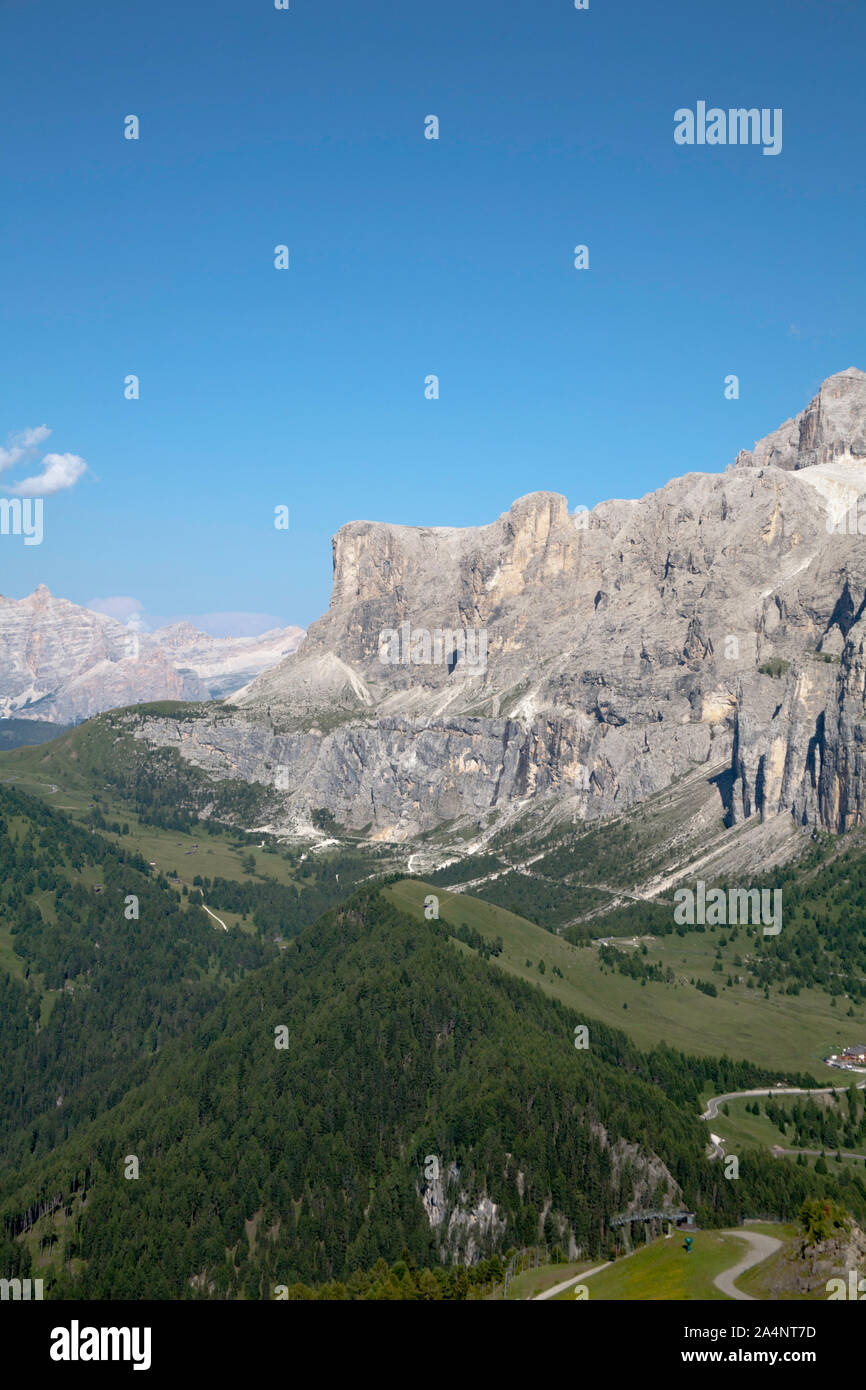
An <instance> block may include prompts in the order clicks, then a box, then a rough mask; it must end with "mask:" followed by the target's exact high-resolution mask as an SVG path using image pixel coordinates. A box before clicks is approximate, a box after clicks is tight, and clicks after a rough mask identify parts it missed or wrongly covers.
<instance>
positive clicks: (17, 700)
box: [0, 584, 304, 724]
mask: <svg viewBox="0 0 866 1390" xmlns="http://www.w3.org/2000/svg"><path fill="white" fill-rule="evenodd" d="M303 635H304V633H303V629H302V628H299V627H286V628H276V629H274V630H272V631H271V632H265V633H263V634H262V635H261V636H260V637H209V636H207V634H206V633H203V632H198V631H197V630H196V628H194V627H193V626H192V625H191V624H190V623H174V624H172V625H171V626H170V627H164V628H160V629H159V630H158V631H156V632H152V633H136V632H133V631H132V630H131V629H130V628H128V627H125V626H124V624H123V623H119V622H117V620H116V619H114V618H109V617H107V616H106V615H105V614H103V613H95V612H93V611H92V610H91V609H89V608H82V607H80V606H79V605H78V604H75V603H69V602H68V601H67V600H66V599H62V598H55V597H54V595H53V594H52V593H51V592H50V591H49V590H48V589H47V588H46V587H45V585H44V584H40V585H39V587H38V589H36V590H34V592H33V593H32V594H29V595H28V596H27V598H23V599H9V598H3V597H2V596H0V718H7V719H8V718H12V717H15V718H17V719H32V720H48V721H51V722H54V723H58V724H73V723H75V722H76V721H78V720H81V719H88V718H89V717H90V716H91V715H94V714H100V713H101V712H102V711H103V710H108V709H115V708H117V707H118V706H121V705H132V704H138V703H140V702H142V701H153V700H169V699H170V700H214V699H221V698H223V697H224V696H226V695H230V694H232V693H233V692H234V691H237V690H239V689H240V688H241V687H242V686H244V685H246V684H248V682H249V681H251V680H253V679H254V678H255V677H256V676H258V675H260V674H261V673H262V672H263V671H266V670H267V669H268V667H269V666H274V665H276V664H277V662H279V661H281V660H282V659H283V657H285V656H287V655H289V654H290V653H291V652H293V651H295V649H296V648H297V647H298V645H299V644H300V641H301V639H302V637H303Z"/></svg>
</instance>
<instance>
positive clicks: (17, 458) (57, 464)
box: [0, 425, 87, 497]
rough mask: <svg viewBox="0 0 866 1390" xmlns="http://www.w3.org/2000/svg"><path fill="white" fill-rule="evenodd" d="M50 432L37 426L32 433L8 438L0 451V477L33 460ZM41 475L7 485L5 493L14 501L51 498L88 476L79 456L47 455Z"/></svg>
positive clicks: (85, 466) (42, 462)
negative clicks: (11, 469) (10, 495)
mask: <svg viewBox="0 0 866 1390" xmlns="http://www.w3.org/2000/svg"><path fill="white" fill-rule="evenodd" d="M50 433H51V431H50V429H49V428H48V426H47V425H37V426H36V427H35V429H26V430H18V431H16V433H14V434H10V435H9V439H8V443H7V445H6V448H5V449H4V448H0V473H5V472H6V470H7V469H9V468H14V466H15V464H16V463H21V462H22V460H23V459H32V458H34V457H35V455H36V454H37V452H38V449H39V445H40V444H42V443H44V441H45V440H46V439H47V438H48V436H49V435H50ZM39 466H40V468H41V472H39V473H34V474H33V476H32V477H30V478H24V479H23V480H22V481H21V482H20V483H10V484H7V485H6V486H5V487H4V489H3V490H4V492H11V493H13V495H14V496H16V497H51V496H52V495H53V494H54V493H55V492H63V490H64V489H65V488H69V487H74V486H75V484H76V483H77V482H78V480H79V478H82V477H83V476H84V474H85V473H86V472H87V464H86V463H85V462H84V459H83V458H79V456H78V454H46V455H45V457H44V458H43V459H42V460H41V463H40V465H39Z"/></svg>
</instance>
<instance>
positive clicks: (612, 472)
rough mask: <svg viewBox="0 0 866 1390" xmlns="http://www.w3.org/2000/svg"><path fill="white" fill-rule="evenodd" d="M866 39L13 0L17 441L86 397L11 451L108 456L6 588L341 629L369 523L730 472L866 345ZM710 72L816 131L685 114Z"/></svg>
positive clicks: (74, 489)
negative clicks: (350, 556) (696, 120)
mask: <svg viewBox="0 0 866 1390" xmlns="http://www.w3.org/2000/svg"><path fill="white" fill-rule="evenodd" d="M864 48H866V9H864V7H863V6H862V4H860V3H858V0H729V2H728V3H727V4H725V5H720V4H716V5H714V4H711V3H706V4H696V3H695V0H658V3H653V0H643V3H641V0H590V8H589V9H588V10H586V11H576V10H575V9H574V8H573V4H572V3H571V0H532V3H531V4H528V3H525V0H524V2H522V3H517V0H507V2H506V3H497V0H438V3H436V4H435V5H433V4H422V3H417V2H416V3H411V0H391V2H390V3H385V0H365V3H364V4H359V3H357V0H332V2H331V3H329V2H328V0H291V9H290V10H289V11H276V10H275V9H274V8H273V3H272V0H214V2H213V3H205V2H204V0H190V2H189V3H186V4H183V5H179V4H177V2H176V0H172V3H165V2H164V0H148V3H147V4H146V5H145V4H142V5H120V4H117V3H116V0H94V2H93V3H87V2H86V0H85V3H82V4H79V5H69V4H68V3H63V0H45V3H39V0H0V187H2V189H3V204H4V216H3V218H2V227H0V276H2V293H0V313H2V317H3V332H2V335H0V443H3V442H4V441H5V439H6V436H7V434H10V435H12V434H15V433H16V432H19V431H22V430H24V429H28V428H29V429H33V428H35V427H37V426H40V425H43V424H44V425H46V426H48V427H49V428H50V429H51V431H52V434H51V437H50V440H49V441H48V442H47V443H44V444H42V445H40V449H39V452H37V453H36V454H35V456H34V458H33V460H32V461H31V462H30V464H29V465H28V466H26V467H25V466H23V465H22V466H20V467H18V468H15V469H10V470H8V471H7V472H5V473H3V474H2V475H0V482H2V483H4V484H5V485H6V486H7V487H9V486H14V485H15V483H16V482H18V481H20V479H21V478H22V477H23V476H24V475H25V473H28V474H30V475H32V474H33V473H34V472H38V469H39V466H40V465H39V459H40V457H41V455H42V453H44V452H45V451H46V450H51V451H55V452H57V453H58V454H60V455H65V454H67V453H68V454H71V455H73V456H75V457H77V458H81V459H83V460H84V461H85V462H86V464H87V472H86V473H85V474H84V475H83V476H82V477H81V478H80V479H79V481H77V482H76V483H75V485H74V486H71V487H68V488H65V489H62V490H60V491H58V492H57V493H55V494H53V495H51V496H46V499H45V521H44V528H45V536H44V541H43V543H42V544H41V545H39V546H29V547H27V546H24V544H23V541H22V539H21V537H16V536H0V592H2V593H4V594H6V595H8V596H11V597H20V596H22V595H23V594H25V593H28V592H30V590H32V589H33V588H34V587H35V586H36V584H38V583H46V584H48V585H49V587H50V588H51V589H52V591H53V592H55V593H57V594H60V595H62V596H64V597H67V598H71V599H73V600H75V601H76V602H87V601H89V600H91V599H93V598H96V597H106V598H107V597H111V596H118V595H120V596H126V595H129V596H132V597H133V598H134V599H135V600H136V601H137V602H138V603H139V604H140V605H141V607H142V609H143V611H144V613H145V614H146V615H159V616H160V617H165V618H170V617H173V616H176V615H179V614H192V615H195V614H203V613H219V612H224V611H231V612H238V611H240V612H251V613H260V614H264V615H268V616H269V619H270V618H273V619H275V620H276V619H279V620H280V621H284V622H288V623H299V624H302V625H306V624H307V623H309V622H310V621H312V620H313V619H314V618H315V617H317V616H318V615H319V614H320V613H321V612H322V611H323V610H324V609H325V608H326V607H327V603H328V598H329V593H330V578H331V551H330V537H331V536H332V534H333V533H334V532H335V531H336V530H337V529H338V528H339V527H340V526H341V525H342V524H343V523H345V522H347V521H350V520H355V519H359V518H367V519H376V520H383V521H395V522H402V523H406V524H411V525H458V526H462V525H479V524H482V523H484V522H487V521H490V520H492V519H493V518H494V517H496V516H498V515H499V514H500V513H501V512H502V511H504V510H506V509H507V507H508V506H509V505H510V504H511V502H512V501H513V500H514V498H516V497H519V496H521V495H523V494H524V493H527V492H532V491H535V490H538V489H552V490H555V491H559V492H563V493H565V495H566V496H567V497H568V499H569V502H570V503H571V504H572V506H575V505H577V504H583V505H587V506H592V505H594V504H595V503H596V502H597V501H599V500H601V499H602V498H605V497H611V496H640V495H642V494H643V493H645V492H648V491H650V490H652V489H654V488H656V487H659V486H660V485H662V484H663V483H664V482H666V481H667V479H668V478H670V477H673V476H676V475H677V474H681V473H684V472H687V471H689V470H691V469H708V470H717V469H721V468H723V467H724V465H725V464H726V463H727V462H729V461H731V460H732V459H733V458H734V456H735V455H736V452H737V450H738V449H739V448H740V447H744V446H745V447H749V446H750V445H751V444H752V443H753V441H754V440H755V439H756V438H758V437H760V436H761V435H763V434H766V433H768V432H769V431H770V430H771V429H773V428H775V426H776V425H778V424H779V423H781V421H782V420H783V419H785V418H787V417H788V416H789V415H792V414H794V413H796V412H797V411H798V410H800V409H802V407H803V406H804V405H805V404H806V403H807V401H808V400H809V398H810V397H811V396H812V395H813V394H814V392H815V390H816V389H817V387H818V385H819V384H820V382H821V381H822V380H823V379H824V378H825V377H826V376H828V375H830V374H831V373H833V372H835V371H840V370H842V369H844V368H845V367H848V366H852V365H853V366H860V367H863V368H866V344H864V341H863V334H864V329H863V325H864V323H866V302H864V300H866V283H864V275H863V264H862V261H863V250H862V246H863V226H864V201H866V193H864V187H863V184H864V180H863V168H864V128H866V127H864V97H863V79H862V55H863V52H864ZM699 100H706V101H707V102H708V104H709V105H718V106H720V107H722V108H728V107H732V106H748V107H751V106H756V107H759V108H763V107H768V108H776V107H780V108H782V110H783V148H782V152H781V153H780V154H779V155H778V156H776V157H767V156H764V155H763V154H762V151H761V149H760V148H759V147H753V146H747V147H740V146H726V147H708V146H704V147H698V146H694V147H681V146H677V145H676V144H675V143H674V140H673V131H674V111H675V110H676V109H677V108H680V107H692V108H694V107H695V105H696V103H697V102H698V101H699ZM129 114H135V115H137V116H138V117H139V119H140V123H141V133H140V139H139V140H138V141H128V140H125V139H124V138H123V129H124V118H125V117H126V116H127V115H129ZM429 114H435V115H437V116H438V118H439V121H440V138H439V139H438V141H434V140H426V139H425V138H424V119H425V117H426V116H427V115H429ZM283 243H284V244H287V245H288V246H289V248H290V269H289V270H288V271H278V270H276V269H275V268H274V247H275V246H276V245H278V244H283ZM578 243H582V244H586V245H588V247H589V251H590V267H589V269H588V270H587V271H577V270H575V269H574V267H573V248H574V246H575V245H576V244H578ZM132 373H134V374H136V375H138V376H139V378H140V383H141V388H140V389H141V397H140V399H139V400H137V401H128V400H126V399H124V379H125V378H126V377H127V375H129V374H132ZM433 373H435V374H436V375H438V377H439V379H440V398H439V399H438V400H427V399H425V395H424V382H425V378H426V377H427V376H428V375H429V374H433ZM729 373H735V374H737V375H738V377H739V379H740V398H739V399H738V400H726V399H725V396H724V379H725V377H726V376H727V375H728V374H729ZM278 505H284V506H287V507H288V508H289V511H290V527H289V530H288V531H278V530H276V529H275V528H274V526H273V515H274V508H275V507H276V506H278ZM263 621H264V620H263Z"/></svg>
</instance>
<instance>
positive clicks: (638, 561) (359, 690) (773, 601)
mask: <svg viewBox="0 0 866 1390" xmlns="http://www.w3.org/2000/svg"><path fill="white" fill-rule="evenodd" d="M863 494H866V374H864V373H862V372H859V371H857V370H855V369H853V368H851V369H849V370H848V371H845V372H842V373H839V374H838V375H837V376H834V377H830V378H829V379H828V380H827V381H826V382H825V383H824V384H823V386H822V387H821V390H820V391H819V393H818V395H817V396H816V397H815V399H814V401H813V402H812V403H811V404H810V406H809V407H808V408H807V409H806V411H804V412H803V413H802V414H801V415H799V416H797V417H796V418H795V419H794V420H792V421H789V422H787V424H786V425H784V426H782V428H781V429H780V430H777V431H775V433H774V434H773V435H770V436H768V438H767V439H766V440H763V441H761V442H759V443H758V444H756V445H755V446H754V448H753V449H752V450H751V451H749V452H748V453H746V454H741V455H740V456H739V458H738V460H737V466H735V467H733V468H728V469H727V470H726V471H724V472H721V473H717V474H704V473H690V474H687V475H685V476H684V477H682V478H676V479H673V480H672V481H671V482H669V483H668V484H667V485H666V486H665V487H663V488H660V489H659V490H658V491H657V492H654V493H650V494H648V495H647V496H645V497H643V498H641V499H640V500H637V501H635V500H632V501H622V500H619V501H611V502H604V503H601V504H599V505H598V506H597V507H595V508H594V510H593V511H592V512H590V513H586V512H583V513H580V514H578V515H576V516H573V515H571V514H570V513H569V509H568V503H567V501H566V499H565V498H564V497H562V496H560V495H559V494H556V493H550V492H539V493H533V494H531V495H530V496H528V497H523V498H521V499H519V500H518V501H517V502H515V503H514V505H513V506H512V507H511V508H510V509H509V510H508V511H507V512H505V513H504V514H503V515H502V516H500V517H499V518H498V520H496V521H494V522H492V523H490V524H489V525H487V526H482V527H479V528H466V529H458V528H449V527H429V528H428V527H420V528H416V527H406V526H391V525H387V524H385V523H382V522H361V521H359V522H352V523H351V524H349V525H348V526H345V527H343V528H342V530H341V531H340V532H339V533H338V535H337V536H336V537H335V539H334V546H333V551H334V585H333V594H332V599H331V605H330V608H329V610H328V612H327V613H326V614H325V615H324V617H322V618H321V619H320V620H319V621H318V622H317V623H315V624H314V625H313V626H312V627H311V628H310V630H309V633H308V635H307V637H306V640H305V642H304V645H303V647H302V648H301V650H300V651H299V653H298V654H297V655H296V656H293V657H291V658H290V659H289V660H288V661H284V662H283V663H281V664H280V665H278V666H276V667H274V668H273V669H272V670H270V671H267V672H266V673H265V674H264V675H262V676H260V677H259V678H258V679H257V680H255V681H253V682H252V683H251V684H250V685H249V686H247V687H245V688H244V689H243V690H241V691H239V692H238V693H237V694H235V695H234V696H233V697H232V698H231V701H230V702H229V704H230V707H231V709H230V710H228V709H226V708H223V709H222V710H220V711H219V713H218V714H215V715H214V716H212V717H211V716H205V717H204V718H202V719H200V720H197V721H184V722H183V723H180V722H175V721H171V720H156V719H148V720H147V721H146V724H145V726H144V727H143V729H142V730H141V731H140V736H143V737H146V738H148V739H150V740H152V741H153V742H155V743H159V744H162V745H167V746H174V747H176V748H177V749H178V751H179V752H180V753H181V755H182V756H183V757H185V758H187V759H189V760H190V761H191V762H192V763H195V764H196V765H197V766H199V767H203V768H206V769H207V770H208V771H210V772H211V773H212V774H213V775H215V776H217V777H229V776H235V777H237V776H240V777H244V778H248V779H251V780H255V781H261V782H263V783H264V784H265V785H267V786H270V787H272V788H274V790H275V792H277V793H279V794H280V796H279V797H278V798H277V801H276V804H277V808H278V809H277V812H276V816H277V822H278V823H279V824H282V825H285V826H286V827H288V826H290V825H292V824H293V823H298V822H301V823H302V822H303V821H304V819H305V817H306V816H308V814H309V812H310V810H311V809H313V808H317V807H326V808H327V809H328V810H330V811H331V812H332V814H333V815H335V816H336V818H337V820H338V821H339V822H341V823H343V824H344V825H346V826H349V827H352V828H354V829H355V830H363V831H365V832H366V833H367V834H369V835H370V836H372V837H375V838H381V839H393V840H406V839H409V838H411V837H412V836H414V835H416V834H417V833H419V832H422V831H428V830H431V829H434V828H435V827H437V826H439V825H441V824H442V823H443V822H446V821H450V820H455V819H460V818H469V819H480V818H482V817H484V816H487V815H488V814H489V813H491V812H496V811H501V810H503V808H506V807H509V806H514V805H515V804H516V803H527V802H530V803H536V804H537V803H539V802H540V801H544V802H545V803H550V802H556V803H558V804H561V805H562V807H563V812H564V814H565V813H567V814H568V816H570V817H573V816H574V815H577V816H580V817H583V818H585V819H593V818H598V817H605V816H610V815H612V814H615V813H617V812H619V811H622V810H625V809H627V808H628V807H629V806H631V805H634V804H635V803H638V802H641V801H643V800H645V799H646V797H648V796H650V795H652V794H653V793H655V792H657V791H659V790H661V789H662V788H664V787H666V786H668V785H669V784H670V782H671V781H672V780H674V779H676V778H678V777H679V776H681V775H683V774H684V773H686V772H689V771H692V770H694V769H695V768H696V767H700V766H702V765H706V766H708V767H709V766H711V765H716V764H718V763H719V762H720V761H722V762H724V763H727V765H728V766H729V768H730V770H731V776H730V778H729V779H728V783H727V791H726V795H727V797H728V804H727V811H728V814H729V819H730V821H731V822H732V823H735V822H738V821H740V820H743V819H747V818H749V817H752V816H756V815H763V816H768V815H775V814H777V813H780V812H783V811H784V812H793V813H794V815H795V816H796V817H797V818H798V819H799V821H800V822H802V823H803V824H805V825H821V826H825V827H827V828H829V829H832V830H842V829H844V828H846V827H847V826H849V825H853V824H857V823H859V822H860V821H861V820H862V818H863V813H864V804H866V765H864V757H863V737H862V735H863V730H864V728H866V725H864V681H866V665H864V646H863V638H864V628H863V626H862V612H863V606H864V596H866V535H861V534H860V528H859V526H858V525H857V524H854V525H853V526H852V525H851V517H852V515H853V516H854V517H855V519H856V517H857V515H858V514H859V512H858V509H859V506H860V503H859V502H858V499H860V498H861V496H862V495H863ZM863 502H864V504H866V498H864V499H863ZM863 530H864V531H866V518H864V526H863ZM482 637H483V642H482V640H481V639H482ZM482 649H483V659H478V656H479V652H480V651H481V650H482ZM232 711H233V712H232Z"/></svg>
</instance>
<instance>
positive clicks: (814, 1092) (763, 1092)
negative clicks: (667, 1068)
mask: <svg viewBox="0 0 866 1390" xmlns="http://www.w3.org/2000/svg"><path fill="white" fill-rule="evenodd" d="M856 1074H857V1073H856V1072H853V1073H852V1075H854V1076H856ZM850 1084H851V1083H850V1081H849V1082H848V1086H850ZM848 1086H813V1087H808V1086H762V1087H761V1088H760V1089H759V1090H756V1091H728V1093H727V1094H726V1095H724V1096H712V1097H711V1098H710V1099H709V1100H708V1101H707V1108H706V1110H705V1111H704V1113H703V1115H701V1119H702V1120H714V1119H715V1118H716V1116H717V1115H718V1113H719V1106H720V1105H721V1104H723V1103H724V1101H726V1100H740V1099H741V1098H743V1097H746V1096H829V1095H830V1093H831V1092H839V1091H847V1090H848ZM864 1088H866V1081H858V1082H857V1090H858V1091H862V1090H863V1089H864Z"/></svg>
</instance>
